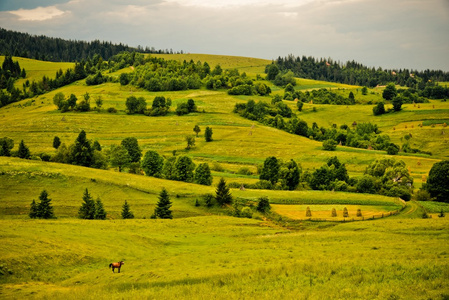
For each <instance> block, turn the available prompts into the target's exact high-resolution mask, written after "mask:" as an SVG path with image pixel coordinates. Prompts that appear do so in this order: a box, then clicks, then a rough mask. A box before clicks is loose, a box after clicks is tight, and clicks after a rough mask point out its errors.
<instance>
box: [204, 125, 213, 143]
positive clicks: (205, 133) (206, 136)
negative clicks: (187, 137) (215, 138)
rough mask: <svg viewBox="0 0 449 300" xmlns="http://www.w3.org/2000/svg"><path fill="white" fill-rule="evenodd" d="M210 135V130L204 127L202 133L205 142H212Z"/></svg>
mask: <svg viewBox="0 0 449 300" xmlns="http://www.w3.org/2000/svg"><path fill="white" fill-rule="evenodd" d="M212 133H213V132H212V128H210V127H206V131H205V132H204V137H205V139H206V142H212Z"/></svg>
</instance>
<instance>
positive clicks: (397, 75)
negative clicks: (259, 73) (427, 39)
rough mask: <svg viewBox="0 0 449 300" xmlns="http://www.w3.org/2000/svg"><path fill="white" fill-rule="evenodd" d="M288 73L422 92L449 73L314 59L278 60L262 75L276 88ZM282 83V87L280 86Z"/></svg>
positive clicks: (332, 80) (339, 81) (345, 82)
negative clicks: (390, 83) (391, 68)
mask: <svg viewBox="0 0 449 300" xmlns="http://www.w3.org/2000/svg"><path fill="white" fill-rule="evenodd" d="M288 72H291V73H292V74H293V75H294V76H296V77H301V78H308V79H315V80H324V81H330V82H338V83H343V84H351V85H359V86H367V87H375V86H378V85H385V84H387V83H389V82H394V83H396V84H398V85H401V86H407V87H414V88H416V89H417V90H424V89H425V88H426V87H427V86H429V87H431V86H433V85H435V82H438V81H449V72H444V71H442V70H429V69H427V70H425V71H417V70H409V69H399V70H389V69H385V70H384V69H382V68H377V69H376V68H374V67H372V68H370V67H367V66H364V65H363V64H360V63H357V62H355V61H348V62H346V63H341V62H336V61H333V60H332V59H323V58H321V59H317V58H314V57H311V56H309V57H306V56H302V57H299V56H297V57H295V56H294V55H288V56H287V57H278V58H277V59H276V60H275V61H273V62H272V64H270V65H267V66H266V69H265V73H267V78H268V79H269V80H273V81H274V83H275V84H277V85H282V86H284V85H286V84H285V82H282V80H281V77H282V76H285V75H286V74H288ZM283 83H284V84H283Z"/></svg>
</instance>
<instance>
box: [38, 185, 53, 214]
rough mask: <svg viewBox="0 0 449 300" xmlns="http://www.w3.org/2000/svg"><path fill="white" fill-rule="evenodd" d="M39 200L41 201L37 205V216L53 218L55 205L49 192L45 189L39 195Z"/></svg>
mask: <svg viewBox="0 0 449 300" xmlns="http://www.w3.org/2000/svg"><path fill="white" fill-rule="evenodd" d="M39 200H40V201H41V202H40V203H39V205H38V206H37V217H38V218H41V219H51V218H54V217H55V216H54V213H53V206H52V205H51V203H50V202H51V199H50V198H48V193H47V191H46V190H43V191H42V192H41V194H40V195H39Z"/></svg>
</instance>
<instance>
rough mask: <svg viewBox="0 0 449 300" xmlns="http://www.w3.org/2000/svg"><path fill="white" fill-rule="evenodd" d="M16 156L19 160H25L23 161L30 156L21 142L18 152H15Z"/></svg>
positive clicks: (28, 150)
mask: <svg viewBox="0 0 449 300" xmlns="http://www.w3.org/2000/svg"><path fill="white" fill-rule="evenodd" d="M17 156H18V157H20V158H25V159H29V158H30V156H31V154H30V149H29V148H28V147H27V146H26V145H25V143H24V142H23V140H21V141H20V144H19V150H18V151H17Z"/></svg>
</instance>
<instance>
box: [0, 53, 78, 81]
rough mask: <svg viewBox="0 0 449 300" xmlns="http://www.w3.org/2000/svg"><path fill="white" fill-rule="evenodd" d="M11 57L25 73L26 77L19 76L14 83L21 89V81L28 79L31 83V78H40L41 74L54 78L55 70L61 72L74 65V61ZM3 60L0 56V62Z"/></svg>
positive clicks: (37, 79)
mask: <svg viewBox="0 0 449 300" xmlns="http://www.w3.org/2000/svg"><path fill="white" fill-rule="evenodd" d="M12 59H13V61H18V62H19V65H20V68H22V69H25V71H26V74H27V77H26V78H20V79H19V80H17V81H16V83H15V86H16V87H18V88H20V89H22V85H23V83H25V82H26V81H27V80H29V81H30V83H31V82H32V81H33V80H35V81H40V80H42V77H43V76H47V77H48V78H55V77H56V72H57V71H59V70H62V71H63V72H65V70H67V69H69V68H73V67H74V66H75V64H74V63H66V62H49V61H38V60H34V59H29V58H23V57H15V56H14V57H13V58H12ZM4 60H5V57H4V56H0V64H2V63H3V61H4Z"/></svg>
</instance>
